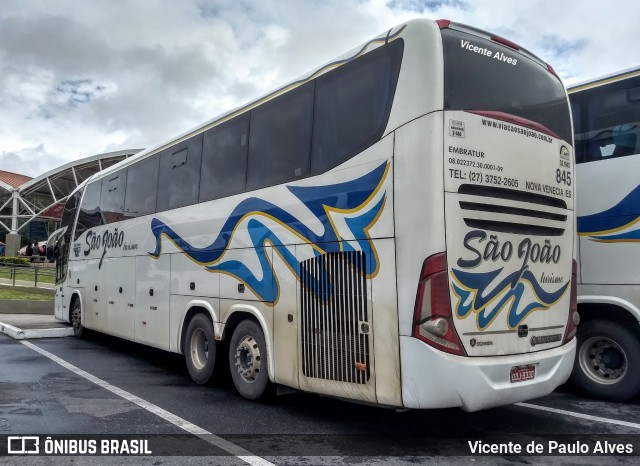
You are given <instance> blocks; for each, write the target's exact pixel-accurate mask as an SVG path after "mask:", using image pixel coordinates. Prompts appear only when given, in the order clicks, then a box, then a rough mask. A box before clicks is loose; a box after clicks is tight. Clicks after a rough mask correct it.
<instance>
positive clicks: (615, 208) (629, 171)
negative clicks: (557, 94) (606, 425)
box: [569, 69, 640, 401]
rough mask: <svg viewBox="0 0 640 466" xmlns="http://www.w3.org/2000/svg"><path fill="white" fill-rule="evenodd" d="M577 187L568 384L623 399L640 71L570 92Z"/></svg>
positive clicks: (635, 353) (633, 289)
mask: <svg viewBox="0 0 640 466" xmlns="http://www.w3.org/2000/svg"><path fill="white" fill-rule="evenodd" d="M569 98H570V101H571V107H572V111H573V124H574V130H575V145H576V162H577V164H578V165H577V177H578V182H579V186H580V188H579V189H578V234H579V238H580V240H579V258H580V260H579V263H580V273H579V275H578V277H579V280H578V308H579V311H580V316H581V317H582V321H583V324H582V325H581V326H580V330H579V331H578V349H577V355H576V363H575V367H574V370H573V374H572V377H571V379H572V381H573V382H574V384H575V385H577V386H578V387H579V388H581V389H582V390H583V391H584V392H586V393H588V394H590V395H593V396H597V397H600V398H605V399H610V400H619V401H622V400H627V399H629V398H631V397H633V396H634V395H636V394H637V393H638V392H640V323H639V321H640V269H639V268H638V263H639V262H640V248H639V245H638V243H639V242H640V227H639V226H638V224H637V223H638V220H639V219H640V69H634V70H626V71H623V72H620V73H616V74H613V75H610V76H605V77H603V78H599V79H596V80H592V81H589V82H586V83H581V84H576V85H575V86H573V87H572V88H571V89H569Z"/></svg>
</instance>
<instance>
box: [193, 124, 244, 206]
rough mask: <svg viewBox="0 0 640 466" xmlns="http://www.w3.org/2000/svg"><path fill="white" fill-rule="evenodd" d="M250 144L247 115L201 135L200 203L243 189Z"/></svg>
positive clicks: (236, 192)
mask: <svg viewBox="0 0 640 466" xmlns="http://www.w3.org/2000/svg"><path fill="white" fill-rule="evenodd" d="M248 147H249V114H246V115H242V116H240V117H238V118H234V119H233V120H231V121H229V122H227V123H223V124H222V125H220V126H216V127H215V128H212V129H210V130H209V131H207V132H206V133H205V134H204V145H203V154H202V176H201V178H200V202H204V201H209V200H211V199H217V198H220V197H224V196H231V195H233V194H238V193H241V192H244V190H245V182H246V177H247V149H248Z"/></svg>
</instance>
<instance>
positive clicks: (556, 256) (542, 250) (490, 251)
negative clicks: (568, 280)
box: [458, 230, 561, 269]
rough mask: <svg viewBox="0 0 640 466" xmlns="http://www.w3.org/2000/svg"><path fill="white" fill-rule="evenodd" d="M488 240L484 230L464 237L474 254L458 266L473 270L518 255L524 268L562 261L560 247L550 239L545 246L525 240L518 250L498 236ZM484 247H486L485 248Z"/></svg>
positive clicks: (469, 249) (459, 262)
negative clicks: (531, 264)
mask: <svg viewBox="0 0 640 466" xmlns="http://www.w3.org/2000/svg"><path fill="white" fill-rule="evenodd" d="M486 240H487V233H486V232H484V231H482V230H473V231H470V232H469V233H467V234H466V235H465V237H464V247H465V249H466V250H467V251H470V252H471V253H472V254H471V255H472V257H471V258H463V257H461V258H459V259H458V266H459V267H462V268H467V269H470V268H473V267H477V266H479V265H480V264H481V263H482V262H483V261H492V262H496V261H498V260H502V261H504V262H508V261H509V260H511V258H512V257H513V255H514V253H515V254H517V257H518V259H520V260H522V268H524V267H526V266H527V265H528V264H529V263H541V264H549V263H551V262H553V263H554V264H557V263H558V262H559V261H560V254H561V250H560V246H559V245H555V246H554V245H552V244H551V241H550V240H548V239H545V240H544V243H543V244H540V243H534V242H533V241H531V238H525V239H523V240H522V241H520V244H519V245H518V247H517V248H514V245H513V243H512V242H511V241H504V242H502V243H501V242H500V240H499V239H498V236H497V235H490V236H489V241H487V243H486V245H483V244H482V243H484V242H485V241H486ZM483 246H484V247H483Z"/></svg>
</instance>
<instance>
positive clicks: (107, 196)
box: [100, 169, 127, 223]
mask: <svg viewBox="0 0 640 466" xmlns="http://www.w3.org/2000/svg"><path fill="white" fill-rule="evenodd" d="M126 185H127V170H126V169H125V170H120V171H119V172H116V173H113V174H111V175H109V176H107V177H106V178H103V179H102V194H101V195H100V210H101V211H102V216H103V218H104V222H105V223H113V222H119V221H120V220H124V215H123V213H124V194H125V188H126Z"/></svg>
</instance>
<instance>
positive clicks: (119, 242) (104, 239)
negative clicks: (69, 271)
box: [84, 228, 124, 256]
mask: <svg viewBox="0 0 640 466" xmlns="http://www.w3.org/2000/svg"><path fill="white" fill-rule="evenodd" d="M85 243H86V248H85V250H84V255H85V256H88V255H89V254H91V252H92V251H96V250H98V249H102V251H103V253H106V252H107V250H108V249H113V248H121V247H122V246H123V245H124V231H118V229H117V228H116V229H114V230H113V231H109V230H105V231H104V232H102V234H96V233H94V232H93V231H89V232H88V233H87V237H86V238H85Z"/></svg>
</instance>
